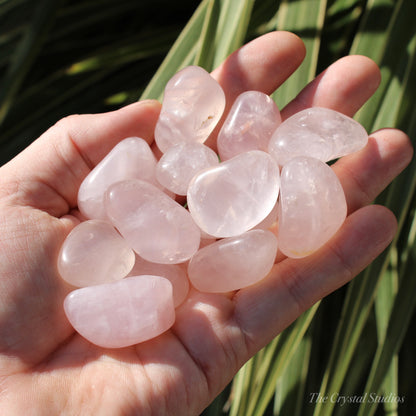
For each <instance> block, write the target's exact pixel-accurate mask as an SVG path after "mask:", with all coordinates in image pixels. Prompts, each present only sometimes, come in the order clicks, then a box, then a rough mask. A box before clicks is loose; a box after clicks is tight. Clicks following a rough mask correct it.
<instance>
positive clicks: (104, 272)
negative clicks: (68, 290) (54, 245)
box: [58, 220, 134, 287]
mask: <svg viewBox="0 0 416 416" xmlns="http://www.w3.org/2000/svg"><path fill="white" fill-rule="evenodd" d="M133 264H134V252H133V250H132V249H131V248H129V246H128V245H127V243H126V242H125V241H124V239H123V238H122V237H121V235H120V234H119V233H118V232H117V231H116V230H115V229H114V227H113V226H112V225H111V224H109V223H107V222H104V221H101V220H89V221H84V222H81V223H80V224H78V225H77V226H76V227H75V228H74V229H73V230H72V231H71V232H70V233H69V234H68V236H67V237H66V239H65V241H64V243H63V244H62V247H61V250H60V253H59V257H58V270H59V273H60V275H61V277H62V278H63V279H64V280H66V281H67V282H68V283H70V284H71V285H74V286H81V287H82V286H92V285H97V284H100V283H106V282H111V281H114V280H119V279H122V278H123V277H125V276H127V274H128V273H129V272H130V270H131V269H132V267H133Z"/></svg>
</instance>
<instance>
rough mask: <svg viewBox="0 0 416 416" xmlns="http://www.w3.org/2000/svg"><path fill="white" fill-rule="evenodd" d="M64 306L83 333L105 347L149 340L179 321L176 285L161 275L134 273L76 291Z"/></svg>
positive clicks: (76, 328) (91, 340)
mask: <svg viewBox="0 0 416 416" xmlns="http://www.w3.org/2000/svg"><path fill="white" fill-rule="evenodd" d="M64 309H65V313H66V316H67V318H68V320H69V322H70V323H71V325H72V326H73V327H74V329H75V330H76V331H77V332H78V333H79V334H81V335H82V336H83V337H84V338H86V339H87V340H88V341H90V342H92V343H93V344H96V345H98V346H100V347H105V348H122V347H128V346H130V345H134V344H138V343H140V342H143V341H147V340H149V339H151V338H154V337H156V336H158V335H160V334H162V333H163V332H165V331H167V330H168V329H169V328H170V327H171V326H172V325H173V323H174V321H175V309H174V307H173V298H172V285H171V283H170V282H169V280H167V279H165V278H163V277H160V276H133V277H127V278H125V279H123V280H119V281H118V282H113V283H106V284H103V285H99V286H91V287H84V288H82V289H78V290H74V291H73V292H71V293H70V294H69V295H68V296H67V297H66V298H65V301H64Z"/></svg>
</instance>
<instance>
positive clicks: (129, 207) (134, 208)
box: [105, 180, 200, 264]
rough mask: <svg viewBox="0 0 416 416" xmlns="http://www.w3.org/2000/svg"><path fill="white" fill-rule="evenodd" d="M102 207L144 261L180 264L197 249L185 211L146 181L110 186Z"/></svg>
mask: <svg viewBox="0 0 416 416" xmlns="http://www.w3.org/2000/svg"><path fill="white" fill-rule="evenodd" d="M105 205H106V210H107V215H108V217H109V218H110V220H111V222H112V223H113V225H114V226H115V227H116V228H117V229H118V230H119V231H120V234H121V235H122V236H123V237H124V238H125V239H126V241H127V242H128V244H129V245H130V247H131V248H132V249H133V250H134V251H136V252H137V253H138V254H139V255H140V256H141V257H143V258H144V259H145V260H148V261H151V262H154V263H163V264H173V263H181V262H184V261H186V260H188V259H189V258H191V256H192V255H193V254H195V252H196V251H197V250H198V247H199V242H200V231H199V229H198V227H197V226H196V225H195V223H194V221H193V220H192V218H191V216H190V214H189V212H188V211H187V210H186V209H185V208H184V207H182V206H181V205H179V204H178V203H177V202H175V201H174V200H173V199H171V198H170V197H168V196H167V195H166V194H165V193H163V192H162V191H161V190H160V189H158V188H156V187H155V186H153V185H151V184H149V183H147V182H144V181H141V180H128V181H123V182H117V183H115V184H113V185H111V186H110V188H109V189H108V191H107V194H106V199H105Z"/></svg>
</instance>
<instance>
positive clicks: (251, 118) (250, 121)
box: [217, 91, 282, 161]
mask: <svg viewBox="0 0 416 416" xmlns="http://www.w3.org/2000/svg"><path fill="white" fill-rule="evenodd" d="M281 122H282V119H281V117H280V112H279V109H278V108H277V105H276V104H275V102H274V101H273V100H272V99H271V98H270V97H269V96H268V95H267V94H264V93H262V92H259V91H246V92H244V93H242V94H240V95H239V96H238V97H237V99H236V100H235V101H234V104H233V106H232V107H231V110H230V112H229V114H228V116H227V119H226V120H225V122H224V124H223V126H222V128H221V130H220V132H219V134H218V139H217V145H218V152H219V154H220V158H221V160H223V161H224V160H228V159H231V158H232V157H234V156H236V155H238V154H240V153H243V152H248V151H249V150H263V151H265V152H267V150H268V145H269V140H270V137H271V136H272V134H273V132H274V131H275V130H276V128H277V126H278V125H279V124H280V123H281Z"/></svg>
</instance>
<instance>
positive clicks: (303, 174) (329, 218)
mask: <svg viewBox="0 0 416 416" xmlns="http://www.w3.org/2000/svg"><path fill="white" fill-rule="evenodd" d="M346 215H347V203H346V200H345V195H344V190H343V189H342V186H341V183H340V182H339V179H338V178H337V176H336V175H335V173H334V171H333V170H332V169H331V168H330V167H329V166H328V165H327V164H326V163H324V162H322V161H320V160H318V159H314V158H311V157H298V158H295V159H292V160H291V161H289V162H288V163H287V164H286V165H285V166H284V167H283V169H282V174H281V187H280V202H279V227H278V240H279V249H280V251H281V252H282V253H283V254H285V255H286V256H288V257H305V256H308V255H309V254H311V253H313V252H314V251H315V250H317V249H318V248H320V247H321V246H322V245H324V244H325V243H326V242H327V241H328V240H329V239H330V238H331V237H332V236H333V235H334V234H335V233H336V231H337V230H338V229H339V227H340V226H341V225H342V223H343V222H344V220H345V217H346Z"/></svg>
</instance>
